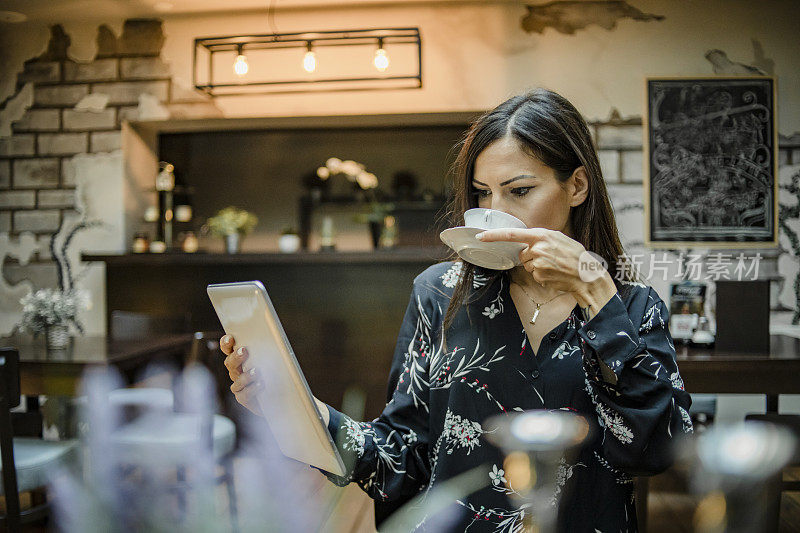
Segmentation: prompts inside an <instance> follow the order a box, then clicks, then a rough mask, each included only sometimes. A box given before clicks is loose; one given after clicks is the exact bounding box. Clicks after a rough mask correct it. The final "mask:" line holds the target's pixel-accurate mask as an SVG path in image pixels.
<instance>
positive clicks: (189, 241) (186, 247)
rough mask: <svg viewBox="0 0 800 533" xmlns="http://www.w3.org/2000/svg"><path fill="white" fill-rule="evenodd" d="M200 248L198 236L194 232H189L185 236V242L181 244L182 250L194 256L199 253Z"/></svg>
mask: <svg viewBox="0 0 800 533" xmlns="http://www.w3.org/2000/svg"><path fill="white" fill-rule="evenodd" d="M198 247H199V242H198V240H197V235H195V233H194V232H193V231H187V232H186V233H184V234H183V242H182V243H181V249H182V250H183V251H184V252H186V253H187V254H193V253H195V252H196V251H197V248H198Z"/></svg>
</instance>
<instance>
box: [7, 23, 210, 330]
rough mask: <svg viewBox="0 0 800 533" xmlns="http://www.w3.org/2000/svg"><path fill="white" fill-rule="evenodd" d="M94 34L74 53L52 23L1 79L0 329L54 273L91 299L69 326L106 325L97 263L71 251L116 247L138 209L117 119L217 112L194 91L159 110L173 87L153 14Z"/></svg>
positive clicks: (121, 247)
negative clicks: (5, 90)
mask: <svg viewBox="0 0 800 533" xmlns="http://www.w3.org/2000/svg"><path fill="white" fill-rule="evenodd" d="M94 31H95V38H96V39H95V42H96V44H97V47H96V48H89V49H88V52H89V53H90V55H91V57H89V58H88V59H85V60H78V59H76V57H75V56H74V55H73V53H72V52H73V42H74V41H75V39H73V37H72V36H71V35H70V34H69V33H68V32H65V31H64V30H63V28H62V27H60V26H54V27H53V28H51V29H50V30H49V39H48V41H47V43H46V47H44V50H41V49H40V50H39V51H38V53H36V54H34V55H33V56H32V57H27V58H25V61H24V63H23V64H22V71H21V72H19V73H15V74H14V75H13V76H12V79H13V80H14V83H13V84H12V86H13V87H14V91H15V92H14V93H13V94H12V95H11V96H10V97H9V98H7V99H6V101H5V103H4V104H3V106H2V108H0V239H2V241H0V242H2V244H3V246H1V247H0V260H2V263H0V264H2V281H0V301H2V303H3V306H2V308H1V309H0V335H4V334H7V333H9V332H11V331H12V329H13V327H14V325H15V324H16V322H17V321H18V320H19V317H20V315H21V306H20V304H19V299H20V297H21V296H22V295H24V294H26V293H27V292H29V291H31V290H35V289H38V288H43V287H52V286H57V285H58V284H59V283H62V284H63V285H64V286H65V287H69V286H70V283H69V281H68V282H66V283H64V282H63V281H62V280H63V279H68V280H69V279H73V278H74V281H75V285H76V286H77V287H78V288H80V289H84V290H87V291H88V292H89V296H90V301H91V302H92V307H91V308H90V309H88V310H84V311H82V312H81V313H80V314H79V317H78V318H79V321H80V322H81V323H83V324H84V325H85V329H86V331H87V332H88V333H104V332H105V328H106V325H105V316H106V312H105V308H104V304H105V281H104V266H103V265H102V264H93V265H89V264H85V263H82V262H81V260H80V254H81V253H82V252H110V253H123V252H124V251H125V250H126V248H127V247H126V243H127V242H129V241H130V233H129V229H130V227H131V225H132V224H131V220H133V219H135V218H136V217H137V215H138V214H140V213H141V209H136V206H133V208H131V206H129V205H128V204H126V196H128V197H135V195H136V193H137V192H139V191H136V190H135V189H136V187H138V186H131V184H130V183H127V182H126V176H127V175H128V174H127V173H126V171H125V169H124V158H123V152H122V149H121V145H122V135H121V127H122V125H123V123H124V122H125V121H126V120H136V119H139V120H146V119H158V118H168V117H169V116H170V115H173V116H181V115H182V116H185V115H187V114H191V113H193V112H195V110H197V109H200V110H201V111H200V112H201V113H203V114H204V115H206V116H214V115H219V111H218V110H217V109H216V108H215V107H214V105H213V103H210V102H209V101H208V98H207V97H200V96H195V97H194V98H192V99H190V100H188V101H187V99H185V98H184V99H183V101H181V102H180V104H179V106H178V107H177V108H176V109H175V110H169V109H168V106H169V104H170V98H171V96H172V95H173V94H174V92H173V91H172V90H171V79H170V76H169V65H168V64H166V63H165V62H164V61H163V60H162V59H161V58H160V57H159V53H160V50H161V46H162V45H163V39H164V37H163V32H162V25H161V22H160V21H152V20H150V21H146V20H140V21H126V22H125V23H124V24H123V26H122V31H121V32H120V33H119V35H117V34H115V33H114V31H113V30H112V29H111V28H110V27H108V26H105V25H104V26H102V27H100V28H99V29H97V28H94ZM77 34H78V35H82V34H81V33H80V32H77ZM75 48H76V49H77V50H79V51H81V47H80V46H77V47H75ZM12 63H13V61H12ZM4 64H8V57H6V58H5V59H4ZM4 80H5V78H4ZM139 188H141V187H139ZM84 226H85V227H84ZM51 240H52V242H53V245H54V247H55V250H56V258H54V257H52V255H51ZM67 244H69V246H67ZM62 249H63V250H64V251H61V252H59V251H60V250H62ZM58 258H60V262H59V261H57V260H54V259H58Z"/></svg>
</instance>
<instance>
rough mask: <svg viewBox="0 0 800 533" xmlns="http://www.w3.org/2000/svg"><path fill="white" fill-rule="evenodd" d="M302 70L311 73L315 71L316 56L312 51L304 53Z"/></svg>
mask: <svg viewBox="0 0 800 533" xmlns="http://www.w3.org/2000/svg"><path fill="white" fill-rule="evenodd" d="M303 68H304V69H305V71H306V72H308V73H311V72H314V71H315V70H317V54H316V53H314V51H313V50H309V51H308V52H306V55H304V56H303Z"/></svg>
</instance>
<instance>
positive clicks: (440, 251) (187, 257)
mask: <svg viewBox="0 0 800 533" xmlns="http://www.w3.org/2000/svg"><path fill="white" fill-rule="evenodd" d="M450 253H451V251H450V250H449V249H448V248H446V247H444V246H430V247H415V248H412V247H403V248H394V249H387V250H374V251H364V252H296V253H290V254H285V253H279V252H270V253H241V254H224V253H206V252H196V253H193V254H189V253H183V252H165V253H161V254H153V253H146V254H133V253H130V254H81V260H82V261H101V262H104V263H106V264H107V265H113V266H135V265H142V266H148V265H149V266H158V265H162V266H173V265H246V264H295V265H300V264H354V265H355V264H365V263H367V264H391V263H431V264H432V263H436V262H439V261H444V260H445V259H446V258H447V257H448V256H449V255H450Z"/></svg>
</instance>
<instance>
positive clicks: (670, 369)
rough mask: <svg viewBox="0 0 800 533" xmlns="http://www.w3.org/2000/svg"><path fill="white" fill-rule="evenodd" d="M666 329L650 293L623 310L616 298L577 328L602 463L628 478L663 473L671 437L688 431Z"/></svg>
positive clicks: (685, 402) (687, 400)
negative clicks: (598, 430)
mask: <svg viewBox="0 0 800 533" xmlns="http://www.w3.org/2000/svg"><path fill="white" fill-rule="evenodd" d="M645 294H646V297H645V296H644V295H645ZM668 324H669V311H668V309H667V306H666V305H665V304H664V302H663V301H662V300H661V298H660V297H659V296H658V294H657V293H656V292H655V291H654V290H653V289H652V288H648V289H647V291H641V293H640V294H638V295H636V296H634V297H633V298H632V299H631V302H630V304H629V305H628V306H626V305H625V303H624V302H623V300H622V298H621V297H620V295H619V293H616V294H615V295H614V296H613V297H612V298H611V300H609V301H608V302H607V303H606V304H605V305H604V306H603V308H601V309H600V311H599V312H598V313H597V314H596V315H595V316H593V317H592V318H591V320H589V321H588V322H586V323H585V324H583V326H581V328H580V329H579V330H578V335H579V337H580V339H581V341H580V342H581V345H582V347H583V353H584V365H583V366H584V370H585V372H586V390H587V393H588V394H589V397H590V399H591V400H592V403H593V404H594V406H595V409H596V411H597V414H598V418H599V421H600V425H601V427H603V435H602V437H601V439H602V450H603V454H604V456H605V457H604V458H605V460H607V461H608V462H609V464H611V465H613V466H615V467H617V468H619V469H621V470H623V471H625V472H627V473H628V474H630V475H653V474H657V473H659V472H662V471H664V470H666V469H667V468H668V467H669V466H670V465H671V464H672V461H673V459H674V446H675V440H676V439H677V438H679V437H680V435H682V434H685V433H691V432H692V431H693V428H692V422H691V418H690V417H689V412H688V409H689V406H690V405H691V397H690V396H689V393H687V392H686V391H685V390H684V387H683V380H682V379H681V377H680V374H679V372H678V365H677V362H676V360H675V346H674V344H673V342H672V337H671V335H670V333H669V327H668Z"/></svg>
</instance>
